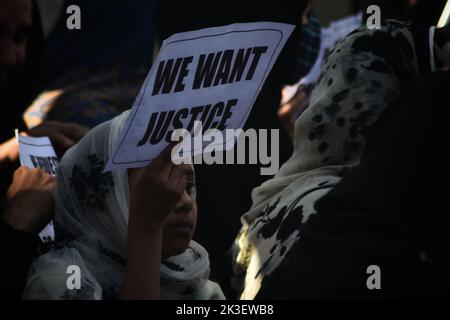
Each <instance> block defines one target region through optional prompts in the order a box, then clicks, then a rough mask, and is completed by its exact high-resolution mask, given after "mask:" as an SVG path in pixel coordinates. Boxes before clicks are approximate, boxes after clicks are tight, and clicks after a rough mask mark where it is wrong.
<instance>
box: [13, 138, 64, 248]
mask: <svg viewBox="0 0 450 320" xmlns="http://www.w3.org/2000/svg"><path fill="white" fill-rule="evenodd" d="M16 137H17V140H18V143H19V157H20V164H21V165H22V166H24V167H28V168H39V169H41V170H43V171H44V172H46V173H48V174H50V175H52V176H56V169H57V168H58V164H59V162H58V157H57V156H56V153H55V150H54V149H53V146H52V143H51V142H50V139H49V138H48V137H39V138H36V137H28V136H23V135H20V134H18V133H17V132H16ZM39 237H40V238H41V240H42V241H43V242H48V241H49V240H55V229H54V227H53V222H52V221H51V222H50V223H49V224H48V225H47V226H46V227H45V228H44V229H43V230H42V231H41V232H40V233H39Z"/></svg>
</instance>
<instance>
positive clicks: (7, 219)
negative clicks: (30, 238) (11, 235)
mask: <svg viewBox="0 0 450 320" xmlns="http://www.w3.org/2000/svg"><path fill="white" fill-rule="evenodd" d="M2 220H3V222H4V223H6V224H7V225H9V226H10V227H11V228H13V229H14V230H17V231H22V232H26V233H29V234H32V235H35V234H37V232H35V230H33V228H32V227H31V226H30V225H29V224H28V223H27V222H26V221H25V220H24V219H21V218H20V215H18V214H17V213H16V212H15V209H14V207H8V208H7V209H6V210H5V212H4V213H3V215H2Z"/></svg>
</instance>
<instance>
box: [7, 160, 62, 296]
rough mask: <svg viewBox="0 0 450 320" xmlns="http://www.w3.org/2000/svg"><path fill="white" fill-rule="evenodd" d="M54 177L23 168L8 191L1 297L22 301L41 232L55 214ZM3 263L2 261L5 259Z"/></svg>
mask: <svg viewBox="0 0 450 320" xmlns="http://www.w3.org/2000/svg"><path fill="white" fill-rule="evenodd" d="M53 188H54V178H53V177H51V176H50V175H48V174H46V173H44V172H43V171H41V170H38V169H28V168H24V167H21V168H19V169H18V170H16V172H15V173H14V180H13V183H12V184H11V186H10V187H9V189H8V192H7V205H6V209H5V211H4V212H3V213H2V215H1V219H0V252H1V253H2V255H3V258H4V261H5V263H1V264H0V277H1V279H0V283H2V286H1V287H2V289H1V292H0V296H1V297H5V298H8V299H11V298H14V299H18V298H20V295H21V293H22V289H23V287H24V285H25V280H26V277H27V273H28V268H29V266H30V263H31V261H32V260H33V258H34V256H35V253H36V249H37V247H38V246H39V244H40V240H39V238H38V237H37V234H38V233H39V231H41V230H42V228H43V227H44V226H45V225H46V224H47V223H48V222H49V221H50V219H51V217H52V214H53V194H52V192H53ZM2 261H3V260H2Z"/></svg>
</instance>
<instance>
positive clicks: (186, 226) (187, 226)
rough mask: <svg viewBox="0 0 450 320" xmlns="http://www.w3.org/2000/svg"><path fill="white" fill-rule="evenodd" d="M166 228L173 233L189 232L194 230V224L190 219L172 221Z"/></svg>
mask: <svg viewBox="0 0 450 320" xmlns="http://www.w3.org/2000/svg"><path fill="white" fill-rule="evenodd" d="M167 228H168V229H169V230H170V231H172V232H174V233H180V234H191V233H192V232H193V231H194V224H193V223H192V222H191V221H182V222H177V223H172V224H170V225H169V226H168V227H167Z"/></svg>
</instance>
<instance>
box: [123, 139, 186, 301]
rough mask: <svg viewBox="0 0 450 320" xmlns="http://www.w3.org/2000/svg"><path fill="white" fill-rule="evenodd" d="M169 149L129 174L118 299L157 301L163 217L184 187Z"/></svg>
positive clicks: (181, 173) (166, 214)
mask: <svg viewBox="0 0 450 320" xmlns="http://www.w3.org/2000/svg"><path fill="white" fill-rule="evenodd" d="M171 150H172V148H171V146H169V147H168V148H167V149H166V150H165V151H164V152H163V153H162V154H161V155H160V156H159V157H158V158H157V159H155V160H154V161H153V162H152V163H151V164H150V165H149V166H148V167H146V168H141V169H135V170H133V171H132V172H131V173H130V177H129V185H130V197H131V200H130V218H129V222H128V257H127V268H126V271H125V278H124V285H123V288H122V292H121V295H120V298H121V299H159V298H160V265H161V248H162V237H163V224H164V221H165V218H166V217H167V216H168V215H169V213H170V212H171V211H172V210H173V208H174V207H175V205H176V204H177V202H178V201H179V199H180V198H181V196H182V195H183V192H184V190H185V188H186V180H187V177H186V175H185V174H184V173H183V172H182V171H181V169H180V168H179V167H178V166H175V165H174V164H173V163H172V161H171V159H170V153H171Z"/></svg>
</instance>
